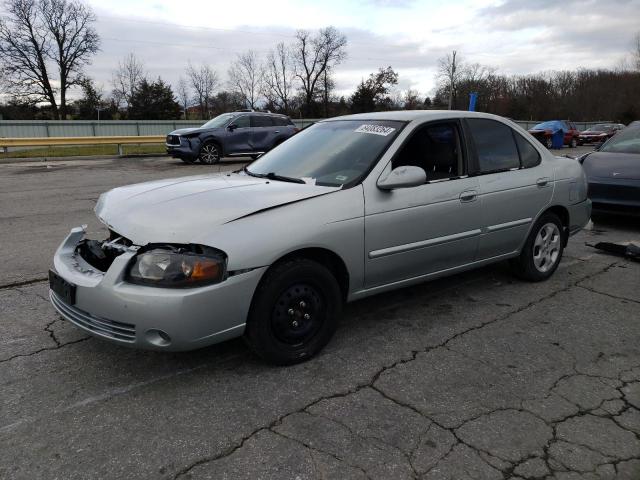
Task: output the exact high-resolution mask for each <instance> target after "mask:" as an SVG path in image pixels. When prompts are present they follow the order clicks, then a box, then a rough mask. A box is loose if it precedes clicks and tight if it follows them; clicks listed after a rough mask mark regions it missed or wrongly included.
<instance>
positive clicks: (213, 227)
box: [50, 111, 591, 364]
mask: <svg viewBox="0 0 640 480" xmlns="http://www.w3.org/2000/svg"><path fill="white" fill-rule="evenodd" d="M95 210H96V214H97V215H98V217H99V219H100V220H101V221H102V222H103V223H104V224H105V225H106V226H107V227H108V229H109V232H110V235H109V237H108V238H107V239H104V240H92V239H87V238H84V236H85V235H84V230H83V228H82V227H79V228H74V229H73V230H71V233H70V234H69V236H68V237H67V238H66V239H65V240H64V241H63V242H62V244H61V245H60V247H59V249H58V251H57V252H56V254H55V258H54V265H55V271H51V272H50V286H51V292H50V296H51V301H52V303H53V305H54V306H55V308H56V309H57V310H58V312H59V313H60V314H61V315H62V316H63V317H64V318H66V319H67V320H69V321H70V322H72V323H74V324H75V325H77V326H78V327H80V328H82V329H84V330H86V331H88V332H89V333H91V334H93V335H95V336H98V337H101V338H104V339H107V340H110V341H112V342H116V343H118V344H121V345H127V346H133V347H140V348H149V349H157V350H174V351H176V350H191V349H196V348H200V347H204V346H206V345H210V344H213V343H217V342H221V341H223V340H227V339H230V338H233V337H238V336H244V338H245V339H246V341H247V343H248V344H249V346H250V347H251V348H252V350H253V351H255V352H256V353H257V354H259V355H260V356H261V357H263V358H264V359H265V360H267V361H269V362H272V363H276V364H291V363H296V362H299V361H303V360H305V359H308V358H310V357H311V356H313V355H314V354H316V353H317V352H318V351H319V350H320V349H322V347H323V346H324V345H326V343H327V342H328V341H329V339H330V338H331V336H332V335H333V333H334V332H335V330H336V327H337V325H338V321H339V319H340V314H341V310H342V306H343V304H344V302H349V301H353V300H357V299H361V298H363V297H367V296H369V295H374V294H378V293H382V292H385V291H388V290H392V289H396V288H401V287H404V286H407V285H411V284H414V283H418V282H424V281H427V280H431V279H434V278H438V277H442V276H445V275H451V274H453V273H457V272H461V271H463V270H468V269H471V268H476V267H479V266H482V265H486V264H489V263H492V262H498V261H503V260H509V262H510V263H511V266H512V267H513V271H514V273H515V274H516V275H518V276H519V277H521V278H523V279H526V280H529V281H541V280H545V279H547V278H549V277H550V276H551V275H552V274H553V272H554V271H555V270H556V268H557V266H558V263H559V262H560V260H561V258H562V252H563V248H564V247H565V245H566V243H567V240H568V238H569V236H570V235H571V234H573V233H576V232H577V231H579V230H580V229H581V228H582V227H583V226H584V225H585V224H586V222H587V221H588V219H589V217H590V213H591V203H590V201H589V200H588V199H587V183H586V180H585V176H584V173H583V171H582V167H581V165H580V164H579V163H578V162H577V161H575V160H571V159H567V158H559V157H555V156H553V155H552V154H551V153H549V152H548V151H547V150H546V149H545V148H543V147H542V146H541V145H539V144H538V142H536V141H535V140H534V139H533V138H532V137H531V136H530V135H529V134H528V133H527V132H526V131H524V130H522V129H521V128H520V127H518V126H517V125H516V124H514V123H513V122H510V121H509V120H506V119H504V118H501V117H497V116H493V115H488V114H481V113H470V112H455V111H445V112H442V111H410V112H409V111H407V112H385V113H369V114H360V115H351V116H345V117H339V118H333V119H330V120H325V121H322V122H319V123H317V124H315V125H313V126H312V127H310V128H307V129H306V130H303V131H302V132H300V133H299V134H298V135H296V136H294V137H292V138H291V139H289V140H287V141H286V142H284V143H283V144H281V145H279V146H278V147H276V148H275V149H273V150H272V151H270V152H268V153H267V154H265V155H264V156H262V157H261V158H260V159H258V160H257V161H256V162H254V163H252V164H251V165H250V166H248V167H246V168H244V169H243V170H241V171H237V172H233V173H223V174H211V175H200V176H193V177H185V178H178V179H173V180H161V181H153V182H148V183H142V184H137V185H129V186H124V187H120V188H116V189H114V190H111V191H109V192H107V193H105V194H103V195H102V196H101V197H100V199H99V201H98V204H97V206H96V209H95Z"/></svg>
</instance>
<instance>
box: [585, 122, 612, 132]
mask: <svg viewBox="0 0 640 480" xmlns="http://www.w3.org/2000/svg"><path fill="white" fill-rule="evenodd" d="M610 128H611V125H606V124H604V123H599V124H597V125H594V126H593V127H589V128H588V129H587V132H605V131H607V130H609V129H610Z"/></svg>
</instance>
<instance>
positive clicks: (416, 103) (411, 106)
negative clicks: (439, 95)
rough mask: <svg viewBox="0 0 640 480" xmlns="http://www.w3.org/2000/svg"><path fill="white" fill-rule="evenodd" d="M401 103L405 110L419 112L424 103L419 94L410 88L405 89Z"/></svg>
mask: <svg viewBox="0 0 640 480" xmlns="http://www.w3.org/2000/svg"><path fill="white" fill-rule="evenodd" d="M401 103H402V105H403V108H404V109H405V110H419V109H420V108H421V107H422V106H424V101H423V100H422V99H421V98H420V94H419V93H418V91H417V90H413V89H412V88H407V90H406V91H405V92H404V93H403V94H402V99H401Z"/></svg>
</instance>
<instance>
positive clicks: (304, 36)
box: [294, 27, 347, 114]
mask: <svg viewBox="0 0 640 480" xmlns="http://www.w3.org/2000/svg"><path fill="white" fill-rule="evenodd" d="M346 47H347V37H345V36H344V35H343V34H342V33H340V32H339V31H338V30H337V29H335V28H334V27H327V28H323V29H321V30H320V31H319V32H318V33H317V34H316V35H312V34H311V33H310V32H308V31H306V30H298V32H297V33H296V41H295V46H294V48H295V50H294V59H295V65H296V76H297V77H298V78H299V79H300V82H301V84H302V93H303V97H304V104H305V108H306V112H305V113H307V114H308V113H310V109H311V105H312V104H313V102H314V101H315V99H316V96H317V92H318V87H319V85H318V83H322V79H323V77H324V72H325V70H326V69H327V68H331V67H333V66H335V65H338V64H339V63H341V62H342V61H343V60H344V59H345V58H346V55H347V52H346Z"/></svg>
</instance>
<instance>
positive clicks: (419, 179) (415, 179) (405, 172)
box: [378, 165, 427, 190]
mask: <svg viewBox="0 0 640 480" xmlns="http://www.w3.org/2000/svg"><path fill="white" fill-rule="evenodd" d="M426 182H427V174H426V173H425V171H424V170H423V169H422V168H420V167H414V166H411V165H405V166H402V167H397V168H394V169H393V170H391V172H390V173H389V175H387V176H386V177H384V178H381V179H379V180H378V188H379V189H381V190H394V189H396V188H410V187H417V186H418V185H424V184H425V183H426Z"/></svg>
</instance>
